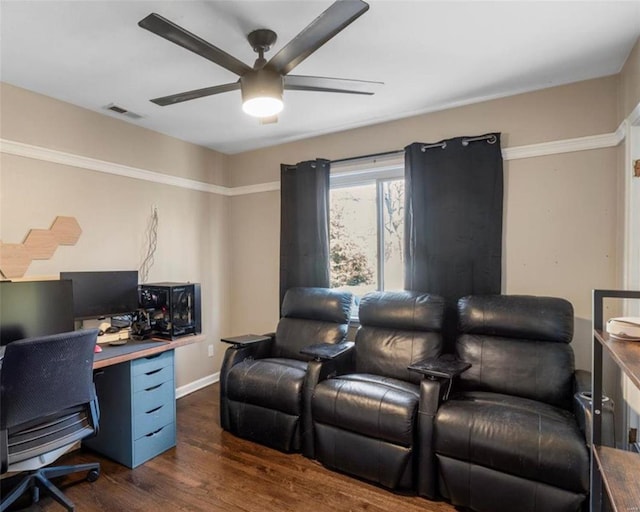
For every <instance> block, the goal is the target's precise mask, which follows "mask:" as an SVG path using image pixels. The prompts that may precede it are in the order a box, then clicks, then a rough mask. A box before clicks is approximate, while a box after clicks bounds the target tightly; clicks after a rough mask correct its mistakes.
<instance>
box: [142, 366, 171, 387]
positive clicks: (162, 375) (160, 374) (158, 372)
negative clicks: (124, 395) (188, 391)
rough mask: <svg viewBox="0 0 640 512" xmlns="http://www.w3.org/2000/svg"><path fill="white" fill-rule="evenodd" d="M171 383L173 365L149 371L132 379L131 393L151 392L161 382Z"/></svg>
mask: <svg viewBox="0 0 640 512" xmlns="http://www.w3.org/2000/svg"><path fill="white" fill-rule="evenodd" d="M168 381H171V382H173V365H171V366H165V367H164V368H158V369H154V370H151V371H150V372H149V373H143V374H141V375H136V376H135V377H134V378H133V392H134V393H137V392H138V391H144V390H151V389H152V388H155V387H156V386H157V385H158V384H162V383H163V382H168Z"/></svg>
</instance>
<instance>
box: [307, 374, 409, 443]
mask: <svg viewBox="0 0 640 512" xmlns="http://www.w3.org/2000/svg"><path fill="white" fill-rule="evenodd" d="M419 398H420V396H419V388H418V386H416V385H413V384H410V383H408V382H404V381H401V380H398V379H393V378H389V377H382V376H379V375H369V374H352V375H342V376H340V377H336V378H333V379H329V380H326V381H324V382H321V383H320V384H318V385H317V386H316V389H315V391H314V394H313V398H312V402H311V403H312V411H313V418H314V421H316V422H319V423H323V424H326V425H332V426H336V427H339V428H340V429H343V430H347V431H351V432H355V433H357V434H361V435H365V436H368V437H371V438H375V439H379V440H382V441H387V442H390V443H394V444H397V445H401V446H404V447H409V446H411V445H412V444H413V428H414V423H415V422H414V420H415V416H416V414H417V409H418V400H419Z"/></svg>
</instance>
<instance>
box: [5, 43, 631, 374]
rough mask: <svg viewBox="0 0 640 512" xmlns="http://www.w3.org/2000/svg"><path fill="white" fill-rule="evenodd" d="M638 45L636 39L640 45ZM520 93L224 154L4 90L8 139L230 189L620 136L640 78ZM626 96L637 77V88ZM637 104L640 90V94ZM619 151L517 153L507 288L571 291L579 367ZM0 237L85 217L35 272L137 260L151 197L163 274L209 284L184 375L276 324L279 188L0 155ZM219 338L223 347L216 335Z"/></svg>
mask: <svg viewBox="0 0 640 512" xmlns="http://www.w3.org/2000/svg"><path fill="white" fill-rule="evenodd" d="M634 52H635V53H634V55H637V53H638V50H637V47H636V49H635V50H634ZM635 69H637V68H633V67H625V71H624V73H625V75H624V77H621V76H614V77H606V78H602V79H598V80H591V81H587V82H581V83H577V84H572V85H567V86H562V87H556V88H552V89H546V90H543V91H538V92H533V93H528V94H522V95H518V96H513V97H510V98H503V99H499V100H494V101H489V102H484V103H480V104H476V105H469V106H465V107H460V108H456V109H450V110H446V111H441V112H434V113H431V114H424V115H420V116H416V117H412V118H407V119H403V120H398V121H393V122H389V123H384V124H379V125H375V126H371V127H365V128H359V129H355V130H350V131H346V132H341V133H335V134H329V135H325V136H321V137H316V138H313V139H308V140H305V141H299V142H293V143H289V144H284V145H281V146H276V147H272V148H267V149H263V150H258V151H252V152H247V153H242V154H238V155H231V156H225V155H222V154H220V153H216V152H214V151H209V150H207V149H204V148H201V147H197V146H194V145H191V144H187V143H185V142H182V141H178V140H176V139H172V138H170V137H166V136H164V135H160V134H157V133H154V132H150V131H148V130H144V129H141V128H139V127H136V126H135V125H132V124H129V123H124V122H122V121H120V120H117V119H114V118H112V117H110V116H101V115H98V114H95V113H92V112H89V111H86V110H83V109H80V108H77V107H74V106H71V105H68V104H65V103H62V102H58V101H56V100H53V99H50V98H46V97H43V96H40V95H37V94H33V93H30V92H28V91H24V90H21V89H18V88H15V87H12V86H8V85H2V86H1V88H0V109H2V117H1V123H0V136H1V137H3V138H5V139H8V140H15V141H20V142H25V143H30V144H34V145H38V146H44V147H47V148H52V149H57V150H61V151H66V152H70V153H75V154H78V155H83V156H90V157H93V158H98V159H103V160H107V161H111V162H116V163H121V164H125V165H129V166H133V167H140V168H144V169H149V170H153V171H156V172H160V173H166V174H171V175H175V176H179V177H185V178H190V179H195V180H200V181H204V182H207V183H211V184H218V185H226V186H242V185H252V184H260V183H265V182H273V181H279V164H280V163H281V162H287V163H292V162H297V161H301V160H305V159H309V158H315V157H326V158H330V159H336V158H343V157H349V156H355V155H361V154H366V153H373V152H380V151H388V150H394V149H399V148H402V147H404V146H405V145H407V144H409V143H411V142H414V141H436V140H439V139H442V138H447V137H453V136H459V135H465V134H469V135H471V134H478V133H483V132H488V131H501V132H502V133H503V147H515V146H522V145H527V144H534V143H538V142H546V141H554V140H562V139H567V138H573V137H581V136H586V135H598V134H603V133H611V132H613V131H615V129H616V128H617V126H618V124H619V121H620V119H619V114H618V111H619V109H620V108H622V107H620V97H621V92H620V91H621V88H622V85H621V84H622V83H624V84H633V83H637V82H634V80H635V78H633V77H631V75H633V74H634V73H636V71H635ZM624 87H625V90H627V89H629V88H630V89H633V88H634V87H636V86H634V85H625V86H624ZM631 97H632V98H633V97H634V95H633V94H632V95H631ZM618 154H619V149H614V148H609V149H601V150H591V151H585V152H574V153H566V154H562V155H555V156H546V157H538V158H529V159H522V160H511V161H507V162H505V185H506V186H505V228H504V229H505V242H504V243H505V253H504V291H505V292H506V293H531V294H545V295H555V296H562V297H566V298H568V299H569V300H571V302H572V303H573V304H574V307H575V310H576V340H575V342H574V343H575V345H574V347H575V349H576V355H577V364H578V366H579V367H583V368H587V367H589V365H590V363H589V361H590V335H589V330H590V326H589V322H590V320H589V318H590V312H591V303H590V290H591V289H592V288H595V287H610V286H616V284H617V283H618V281H617V278H618V271H619V269H618V263H617V262H618V261H619V249H618V245H617V243H616V230H617V226H618V223H619V219H618V212H617V209H616V208H615V206H613V205H615V204H616V196H617V191H618V188H617V187H618V180H619V177H618V174H619V173H617V172H616V169H619V160H618V158H617V155H618ZM0 165H1V167H0V203H1V204H0V237H1V238H2V239H3V240H4V241H6V242H20V241H22V239H23V238H24V236H25V235H26V233H27V231H28V230H29V229H30V228H32V227H48V226H49V225H50V223H51V221H52V220H53V218H54V217H55V216H56V215H73V216H75V217H77V218H78V220H79V221H80V224H81V225H82V228H83V235H82V237H81V238H80V241H79V243H78V244H77V245H76V246H74V247H61V248H59V249H58V251H57V252H56V254H55V255H54V257H53V259H51V260H49V261H41V262H34V263H33V264H32V265H31V267H30V269H29V275H50V274H54V273H57V272H59V271H61V270H89V269H127V268H138V266H139V263H140V258H141V251H142V249H143V247H144V232H145V229H146V227H147V223H148V220H149V215H150V212H151V207H152V205H157V206H158V209H159V217H160V224H159V246H158V251H157V253H156V262H155V265H154V267H153V269H152V272H151V275H150V279H149V280H150V281H154V280H180V281H182V280H191V281H198V282H201V283H202V286H203V292H204V293H203V320H204V332H205V334H206V336H207V341H206V342H205V343H203V344H202V345H196V346H191V347H185V348H182V349H179V351H178V374H177V376H178V385H179V386H180V385H185V384H188V383H190V382H192V381H194V380H197V379H199V378H203V377H206V376H208V375H210V374H212V373H214V372H216V371H218V370H219V367H220V362H221V356H222V352H223V350H224V348H225V347H224V346H222V345H221V344H219V343H218V342H217V340H218V339H219V338H220V337H221V336H224V335H231V334H241V333H246V332H264V331H268V330H271V329H273V328H274V327H275V324H276V322H277V315H278V305H277V297H278V279H279V278H278V271H279V231H280V225H279V211H280V204H279V201H280V196H279V192H278V191H271V192H264V193H256V194H247V195H241V196H234V197H223V196H220V195H217V194H211V193H205V192H196V191H191V190H185V189H181V188H177V187H172V186H168V185H161V184H157V183H148V182H142V181H138V180H135V179H131V178H124V177H118V176H113V175H106V174H101V173H97V172H93V171H87V170H83V169H77V168H71V167H67V166H63V165H57V164H52V163H47V162H42V161H38V160H33V159H29V158H24V157H17V156H12V155H8V154H2V160H1V161H0ZM209 343H212V344H215V357H214V358H208V357H207V356H206V345H207V344H209Z"/></svg>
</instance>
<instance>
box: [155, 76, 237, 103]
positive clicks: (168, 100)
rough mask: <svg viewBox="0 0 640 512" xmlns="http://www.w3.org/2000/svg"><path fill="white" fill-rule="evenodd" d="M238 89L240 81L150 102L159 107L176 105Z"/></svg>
mask: <svg viewBox="0 0 640 512" xmlns="http://www.w3.org/2000/svg"><path fill="white" fill-rule="evenodd" d="M236 89H240V81H239V80H238V81H237V82H233V83H231V84H223V85H214V86H213V87H205V88H203V89H195V90H193V91H186V92H181V93H178V94H172V95H171V96H163V97H162V98H155V99H152V100H150V101H152V102H153V103H155V104H156V105H160V106H161V107H166V106H167V105H175V104H176V103H182V102H183V101H189V100H195V99H197V98H204V97H205V96H212V95H213V94H220V93H221V92H227V91H234V90H236Z"/></svg>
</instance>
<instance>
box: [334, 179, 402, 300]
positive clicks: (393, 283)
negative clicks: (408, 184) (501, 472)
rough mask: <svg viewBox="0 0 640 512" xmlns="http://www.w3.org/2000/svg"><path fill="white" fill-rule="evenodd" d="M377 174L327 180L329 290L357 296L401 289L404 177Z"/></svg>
mask: <svg viewBox="0 0 640 512" xmlns="http://www.w3.org/2000/svg"><path fill="white" fill-rule="evenodd" d="M382 171H384V172H381V170H376V171H370V172H364V173H363V172H360V173H357V174H355V175H353V174H351V175H350V174H347V173H345V174H343V175H336V176H334V175H332V179H331V194H330V209H331V211H330V226H329V259H330V265H331V287H332V288H338V289H341V290H348V291H350V292H352V293H353V294H354V295H356V296H357V297H361V296H362V295H364V294H365V293H367V292H370V291H374V290H402V289H403V288H404V177H403V176H402V168H401V167H393V168H391V169H389V168H387V169H384V170H382Z"/></svg>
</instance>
